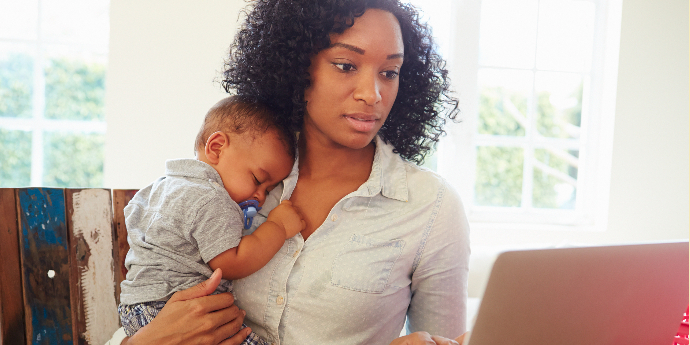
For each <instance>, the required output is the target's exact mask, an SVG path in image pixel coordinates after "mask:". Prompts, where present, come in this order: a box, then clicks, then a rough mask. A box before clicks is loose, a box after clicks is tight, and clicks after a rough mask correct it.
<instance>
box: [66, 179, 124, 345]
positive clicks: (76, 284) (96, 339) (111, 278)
mask: <svg viewBox="0 0 690 345" xmlns="http://www.w3.org/2000/svg"><path fill="white" fill-rule="evenodd" d="M65 196H66V200H67V202H66V204H67V224H68V227H69V233H70V258H71V260H72V262H71V265H70V266H71V272H72V273H71V275H70V276H71V281H72V284H71V286H72V320H73V326H72V330H73V334H75V340H76V341H75V344H80V345H85V344H98V345H101V344H104V343H105V342H106V341H108V340H109V339H110V337H111V336H112V335H113V332H115V330H117V328H118V327H119V317H118V314H117V302H116V300H115V260H114V259H113V255H114V254H115V248H116V242H114V236H113V215H112V204H111V202H110V190H107V189H83V190H79V189H67V190H65Z"/></svg>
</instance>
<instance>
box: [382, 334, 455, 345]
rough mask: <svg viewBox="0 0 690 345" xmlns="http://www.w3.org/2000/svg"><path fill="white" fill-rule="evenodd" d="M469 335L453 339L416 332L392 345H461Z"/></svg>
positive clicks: (395, 341) (396, 340)
mask: <svg viewBox="0 0 690 345" xmlns="http://www.w3.org/2000/svg"><path fill="white" fill-rule="evenodd" d="M466 335H467V333H465V334H463V335H461V336H459V337H457V338H455V340H453V339H448V338H444V337H440V336H437V335H431V334H429V333H427V332H415V333H412V334H408V335H406V336H404V337H400V338H398V339H395V340H393V342H392V343H390V345H459V344H462V342H463V341H464V340H465V336H466Z"/></svg>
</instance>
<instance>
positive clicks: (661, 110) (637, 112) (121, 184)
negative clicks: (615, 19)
mask: <svg viewBox="0 0 690 345" xmlns="http://www.w3.org/2000/svg"><path fill="white" fill-rule="evenodd" d="M244 4H245V2H244V1H242V0H232V1H227V0H225V1H221V0H216V1H212V0H203V1H194V2H191V1H163V0H149V1H144V2H141V1H134V0H119V1H113V2H112V5H111V39H110V42H111V43H110V57H109V66H108V81H107V91H106V92H107V94H106V121H107V122H108V132H107V135H106V160H105V185H106V186H107V187H109V188H141V187H143V186H145V185H146V184H148V183H150V182H151V181H152V180H154V179H155V178H157V177H158V176H160V175H161V174H162V173H163V166H164V161H165V160H166V159H169V158H179V157H191V156H192V143H193V140H194V137H195V135H196V131H197V129H198V127H199V125H200V122H201V119H202V117H203V115H204V114H205V112H206V110H207V109H208V107H210V106H211V105H212V104H213V103H215V101H217V100H218V99H220V98H221V97H223V95H224V93H223V92H222V91H221V89H220V87H219V85H218V84H214V83H213V80H214V78H215V77H217V72H218V71H220V70H221V68H222V59H223V57H224V55H225V52H226V50H227V48H228V46H229V44H230V43H231V42H232V37H233V36H234V33H235V31H236V25H237V19H238V11H239V9H240V8H241V7H242V6H244ZM688 13H689V9H688V2H687V1H686V0H663V1H648V0H624V1H623V18H622V28H621V46H620V68H619V72H618V96H617V110H616V120H615V135H614V144H613V145H614V146H613V162H612V182H611V195H610V208H609V226H608V230H607V231H605V232H590V233H581V232H553V231H551V232H544V231H520V232H515V231H512V232H506V231H503V232H501V231H487V232H483V233H473V238H472V239H473V241H474V243H473V245H474V244H478V245H490V244H492V243H495V244H519V243H551V244H561V243H620V242H639V241H655V240H668V239H681V238H684V239H687V238H688V232H689V229H690V224H689V215H688V214H689V210H690V204H689V200H690V196H689V190H690V186H689V183H688V181H689V180H690V169H689V163H688V162H689V157H690V152H689V145H690V139H689V136H688V132H689V126H690V124H689V123H688V115H689V109H688V103H689V99H688V93H689V89H688V76H689V70H688V62H689V61H690V60H689V59H690V58H689V56H688V42H689V37H688V27H689V26H688Z"/></svg>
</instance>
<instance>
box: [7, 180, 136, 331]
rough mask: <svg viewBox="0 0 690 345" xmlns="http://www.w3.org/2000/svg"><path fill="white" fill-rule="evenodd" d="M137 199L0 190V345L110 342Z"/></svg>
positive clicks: (98, 192)
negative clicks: (130, 212) (129, 217)
mask: <svg viewBox="0 0 690 345" xmlns="http://www.w3.org/2000/svg"><path fill="white" fill-rule="evenodd" d="M135 193H136V190H112V191H111V190H109V189H61V188H0V263H1V264H0V345H20V344H21V345H23V344H75V345H76V344H98V345H102V344H104V343H105V342H106V341H108V340H109V339H110V337H111V336H112V334H113V332H114V331H115V330H116V329H117V328H118V327H119V317H118V314H117V304H118V303H119V296H120V282H121V281H122V280H123V279H124V277H125V275H126V273H127V271H126V269H125V267H124V259H125V256H126V254H127V251H128V250H129V245H128V244H127V230H126V228H125V223H124V213H123V209H124V207H125V206H126V205H127V203H128V202H129V200H131V198H132V197H133V196H134V194H135Z"/></svg>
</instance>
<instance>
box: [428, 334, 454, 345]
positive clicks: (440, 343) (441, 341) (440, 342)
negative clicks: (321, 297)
mask: <svg viewBox="0 0 690 345" xmlns="http://www.w3.org/2000/svg"><path fill="white" fill-rule="evenodd" d="M431 340H433V341H434V342H435V343H436V345H459V344H458V342H457V341H455V340H453V339H448V338H444V337H440V336H437V335H432V336H431Z"/></svg>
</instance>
